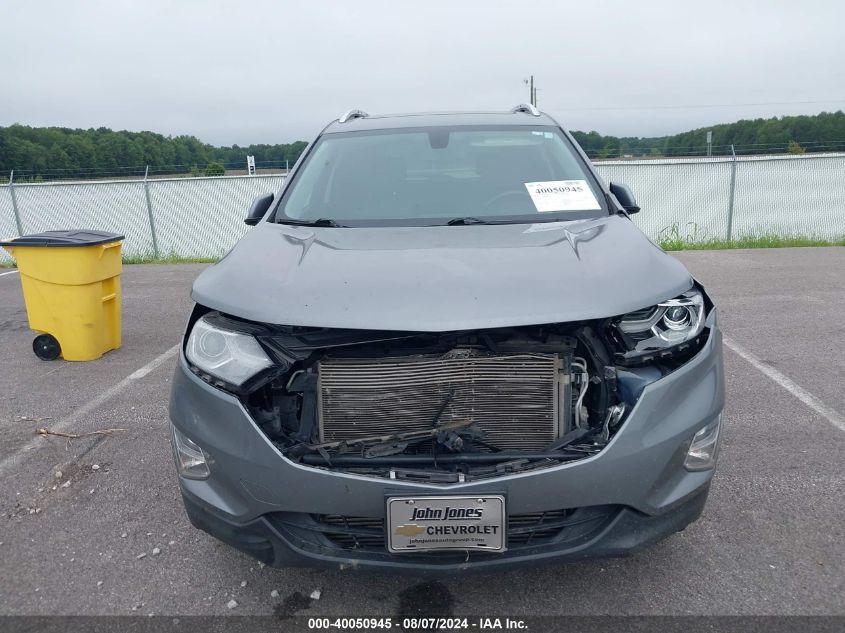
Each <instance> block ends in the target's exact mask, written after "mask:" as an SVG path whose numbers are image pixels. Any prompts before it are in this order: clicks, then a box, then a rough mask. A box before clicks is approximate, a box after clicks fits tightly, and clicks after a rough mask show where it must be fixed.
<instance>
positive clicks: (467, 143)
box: [275, 126, 606, 226]
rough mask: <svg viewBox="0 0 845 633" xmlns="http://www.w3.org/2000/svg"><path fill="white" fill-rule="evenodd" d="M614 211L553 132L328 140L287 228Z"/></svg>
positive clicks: (434, 132) (285, 214)
mask: <svg viewBox="0 0 845 633" xmlns="http://www.w3.org/2000/svg"><path fill="white" fill-rule="evenodd" d="M605 213H606V207H605V204H604V200H603V195H602V193H601V190H600V189H599V187H598V184H597V183H596V181H595V178H594V176H593V175H592V174H591V173H589V171H588V170H587V169H586V168H585V166H584V165H583V163H582V161H581V158H580V156H578V155H577V154H576V152H575V150H574V148H573V147H572V146H571V145H570V143H569V141H568V140H567V139H566V138H565V137H564V135H563V134H562V133H561V132H560V130H558V129H557V128H555V127H553V126H537V127H526V126H511V127H505V126H497V127H483V128H482V127H452V128H445V127H443V128H440V127H426V128H410V129H407V128H405V129H395V130H377V131H369V132H346V133H338V134H332V133H330V134H325V135H323V136H322V137H321V138H320V139H319V141H318V142H317V143H316V145H315V146H314V148H313V150H312V151H311V152H310V153H309V155H308V157H307V159H306V160H305V162H304V164H303V165H302V167H301V168H300V169H299V170H298V172H297V173H296V175H295V176H294V180H293V182H291V184H290V186H289V187H287V189H286V191H285V194H284V196H283V198H282V201H281V203H280V206H279V208H278V210H277V212H276V216H275V217H276V220H277V221H278V222H288V221H293V222H296V223H307V222H315V223H318V224H322V225H324V226H338V225H339V226H394V225H437V224H448V223H450V221H451V223H452V224H479V223H488V222H489V223H498V222H515V223H517V222H525V223H533V222H543V221H554V220H569V219H580V218H587V217H598V216H600V215H604V214H605Z"/></svg>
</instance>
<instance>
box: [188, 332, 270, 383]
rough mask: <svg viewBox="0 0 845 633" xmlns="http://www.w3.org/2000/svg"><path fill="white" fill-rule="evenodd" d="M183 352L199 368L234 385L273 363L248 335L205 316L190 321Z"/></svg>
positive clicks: (243, 381)
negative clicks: (228, 328) (189, 333)
mask: <svg viewBox="0 0 845 633" xmlns="http://www.w3.org/2000/svg"><path fill="white" fill-rule="evenodd" d="M185 356H186V357H187V358H188V362H190V363H191V364H192V365H193V366H194V367H196V368H197V369H198V370H200V371H201V372H204V373H206V374H209V375H210V376H213V377H215V378H219V379H220V380H222V381H224V382H226V383H228V384H230V385H234V386H235V387H240V386H241V385H243V384H244V383H245V382H246V381H247V380H249V379H250V378H252V377H253V376H255V375H256V374H258V373H259V372H260V371H262V370H264V369H267V368H268V367H271V366H272V365H273V361H272V360H270V358H269V357H268V356H267V354H266V353H265V352H264V350H263V349H262V348H261V346H260V345H259V344H258V341H256V340H255V339H254V338H253V337H252V336H251V335H249V334H244V333H243V332H235V331H233V330H227V329H223V328H221V327H217V326H216V325H212V324H211V323H209V322H208V321H207V320H206V318H205V317H203V318H201V319H199V320H198V321H197V322H196V323H194V327H193V329H192V330H191V335H190V336H189V337H188V344H187V346H186V347H185Z"/></svg>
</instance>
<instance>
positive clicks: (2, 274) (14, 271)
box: [0, 270, 18, 277]
mask: <svg viewBox="0 0 845 633" xmlns="http://www.w3.org/2000/svg"><path fill="white" fill-rule="evenodd" d="M16 272H18V271H17V270H12V271H9V272H7V273H0V277H5V276H6V275H14V274H15V273H16Z"/></svg>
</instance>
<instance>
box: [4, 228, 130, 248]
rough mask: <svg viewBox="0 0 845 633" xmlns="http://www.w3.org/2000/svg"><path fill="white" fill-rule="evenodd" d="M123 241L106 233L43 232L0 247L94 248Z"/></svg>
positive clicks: (15, 239) (17, 238) (7, 242)
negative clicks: (98, 245)
mask: <svg viewBox="0 0 845 633" xmlns="http://www.w3.org/2000/svg"><path fill="white" fill-rule="evenodd" d="M122 239H124V236H123V235H118V234H117V233H108V232H106V231H85V230H76V231H44V232H43V233H33V234H32V235H21V236H20V237H16V238H14V239H12V240H4V241H2V242H0V246H96V245H97V244H108V243H109V242H116V241H118V240H122Z"/></svg>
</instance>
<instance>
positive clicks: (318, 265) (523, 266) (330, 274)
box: [192, 216, 692, 332]
mask: <svg viewBox="0 0 845 633" xmlns="http://www.w3.org/2000/svg"><path fill="white" fill-rule="evenodd" d="M691 284H692V279H691V277H690V275H689V273H688V272H687V271H686V269H685V268H684V266H683V265H682V264H681V263H680V262H679V261H677V260H676V259H674V258H673V257H671V256H669V255H667V254H666V253H664V252H663V251H662V250H661V249H660V248H658V247H657V246H655V245H654V244H653V243H652V242H651V241H649V240H648V238H646V237H645V235H643V234H642V233H641V232H640V231H639V229H637V228H636V227H635V226H634V225H633V223H631V221H630V220H628V219H627V218H624V217H622V216H609V217H606V218H601V219H598V220H587V221H578V222H554V223H542V224H534V225H526V224H508V225H472V226H435V227H379V228H310V227H296V226H287V225H281V224H271V223H267V222H262V223H260V224H258V225H257V226H256V227H255V228H253V229H252V230H250V231H249V232H248V233H247V234H246V235H245V236H244V238H243V239H242V240H241V241H240V242H239V243H238V244H237V245H236V246H235V247H234V248H233V249H232V250H231V251H230V252H229V254H228V255H227V256H226V257H224V258H223V259H222V260H221V261H219V262H218V263H217V264H215V265H214V266H211V267H210V268H208V269H207V270H205V271H204V272H203V273H202V274H201V275H200V276H199V278H198V279H197V280H196V282H195V283H194V288H193V293H192V297H193V299H194V300H195V301H196V302H197V303H200V304H202V305H204V306H207V307H209V308H213V309H216V310H220V311H221V312H224V313H227V314H230V315H233V316H237V317H241V318H244V319H249V320H252V321H259V322H263V323H273V324H280V325H301V326H313V327H331V328H353V329H359V328H360V329H371V330H406V331H420V332H423V331H424V332H443V331H450V330H466V329H476V328H491V327H505V326H517V325H532V324H539V323H559V322H566V321H578V320H582V319H595V318H602V317H609V316H614V315H618V314H623V313H625V312H629V311H632V310H637V309H639V308H644V307H647V306H650V305H654V304H656V303H658V302H660V301H663V300H665V299H670V298H672V297H674V296H677V295H679V294H681V293H682V292H684V291H686V290H688V289H689V288H690V286H691Z"/></svg>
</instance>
